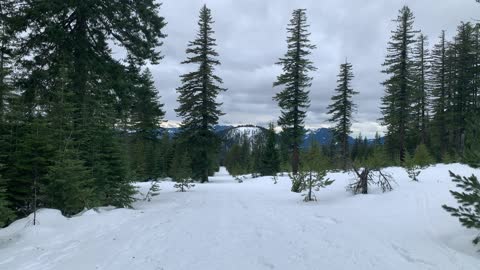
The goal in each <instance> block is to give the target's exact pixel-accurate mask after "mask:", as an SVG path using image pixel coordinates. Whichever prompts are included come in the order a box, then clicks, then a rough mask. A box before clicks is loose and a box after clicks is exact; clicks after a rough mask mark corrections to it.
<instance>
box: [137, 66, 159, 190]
mask: <svg viewBox="0 0 480 270" xmlns="http://www.w3.org/2000/svg"><path fill="white" fill-rule="evenodd" d="M138 75H139V78H138V85H137V87H136V89H135V91H134V94H133V101H132V109H131V110H132V111H131V115H130V122H131V127H130V130H131V132H133V142H132V144H133V145H132V147H133V148H134V150H133V152H134V153H135V155H134V157H135V161H134V164H135V167H136V168H135V171H136V175H137V177H139V180H140V181H145V180H148V179H156V178H158V177H160V169H159V168H158V167H159V164H158V163H159V162H158V160H157V158H156V157H157V155H156V152H155V151H158V152H160V149H156V147H157V146H158V144H159V141H160V140H159V135H160V134H159V133H160V129H161V128H160V123H161V122H162V120H163V118H164V116H165V112H164V111H163V110H162V107H163V104H160V103H159V97H158V95H157V92H156V89H155V86H154V83H153V79H152V74H151V73H150V70H148V69H146V70H145V71H144V72H143V73H141V74H138Z"/></svg>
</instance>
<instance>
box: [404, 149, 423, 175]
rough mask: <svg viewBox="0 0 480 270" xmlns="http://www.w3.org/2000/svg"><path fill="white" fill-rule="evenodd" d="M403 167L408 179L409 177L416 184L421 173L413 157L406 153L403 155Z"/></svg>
mask: <svg viewBox="0 0 480 270" xmlns="http://www.w3.org/2000/svg"><path fill="white" fill-rule="evenodd" d="M404 166H405V170H406V171H407V175H408V177H410V179H412V181H415V182H418V175H420V173H421V172H422V171H421V169H422V168H421V167H420V165H419V164H417V162H416V159H415V157H412V156H411V155H410V154H409V153H408V152H407V153H405V162H404Z"/></svg>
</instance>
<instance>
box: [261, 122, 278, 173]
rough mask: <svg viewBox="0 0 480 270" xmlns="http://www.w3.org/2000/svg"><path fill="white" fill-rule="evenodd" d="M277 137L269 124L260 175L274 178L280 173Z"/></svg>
mask: <svg viewBox="0 0 480 270" xmlns="http://www.w3.org/2000/svg"><path fill="white" fill-rule="evenodd" d="M276 138H277V136H276V134H275V129H274V126H273V124H270V126H269V129H268V135H267V143H266V145H265V150H264V151H263V157H262V162H261V168H260V174H261V175H264V176H265V175H271V176H275V175H277V173H278V172H279V171H280V157H279V154H278V150H277V139H276Z"/></svg>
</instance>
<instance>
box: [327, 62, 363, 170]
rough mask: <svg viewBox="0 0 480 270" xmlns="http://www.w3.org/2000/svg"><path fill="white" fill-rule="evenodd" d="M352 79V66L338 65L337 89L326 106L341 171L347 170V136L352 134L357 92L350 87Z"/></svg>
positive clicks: (346, 63)
mask: <svg viewBox="0 0 480 270" xmlns="http://www.w3.org/2000/svg"><path fill="white" fill-rule="evenodd" d="M352 79H353V72H352V65H351V64H350V63H348V62H345V63H344V64H341V65H340V74H338V80H337V83H338V85H337V88H336V89H335V95H334V96H333V97H332V104H330V105H329V106H328V108H327V109H328V110H329V111H328V114H330V115H331V118H330V119H329V121H330V122H332V123H334V125H335V126H334V127H333V135H334V141H335V142H336V143H338V145H339V147H340V156H341V166H342V169H343V170H346V169H347V166H348V160H349V156H350V155H349V141H348V138H349V135H350V133H352V130H351V127H352V113H353V112H354V111H355V108H356V105H355V104H354V103H353V101H352V98H353V96H354V95H356V94H358V92H356V91H354V90H353V89H352V87H351V80H352Z"/></svg>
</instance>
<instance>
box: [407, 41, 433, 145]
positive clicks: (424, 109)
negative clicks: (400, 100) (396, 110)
mask: <svg viewBox="0 0 480 270" xmlns="http://www.w3.org/2000/svg"><path fill="white" fill-rule="evenodd" d="M412 58H413V68H412V77H413V91H412V97H411V103H412V105H411V106H412V111H413V118H412V129H411V130H412V133H413V138H414V143H415V144H418V143H420V144H425V143H427V128H428V122H429V119H428V110H429V93H430V84H429V81H430V80H429V79H430V78H429V73H430V69H429V64H428V63H429V62H430V52H429V50H428V42H427V37H426V36H425V35H423V34H420V35H419V36H418V38H417V41H416V43H415V47H414V50H413V54H412Z"/></svg>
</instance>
